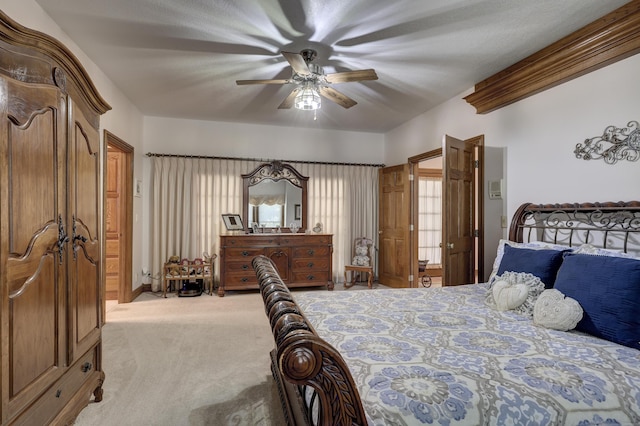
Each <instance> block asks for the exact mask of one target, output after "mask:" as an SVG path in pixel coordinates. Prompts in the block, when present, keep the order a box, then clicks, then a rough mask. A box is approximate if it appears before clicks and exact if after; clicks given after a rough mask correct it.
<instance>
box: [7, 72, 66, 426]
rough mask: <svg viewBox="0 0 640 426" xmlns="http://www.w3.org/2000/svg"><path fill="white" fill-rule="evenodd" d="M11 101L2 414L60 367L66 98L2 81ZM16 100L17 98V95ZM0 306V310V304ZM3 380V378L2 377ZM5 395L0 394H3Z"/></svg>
mask: <svg viewBox="0 0 640 426" xmlns="http://www.w3.org/2000/svg"><path fill="white" fill-rule="evenodd" d="M4 83H5V86H4V87H5V90H6V94H5V95H6V97H7V98H8V99H12V100H13V101H14V102H11V103H10V105H9V106H8V107H7V109H6V110H5V111H4V113H5V114H6V115H5V116H4V117H2V119H3V120H5V129H6V133H5V135H6V137H5V138H2V139H1V145H0V149H1V151H2V153H3V156H4V159H3V161H2V167H3V168H6V171H7V175H6V177H7V183H6V191H3V193H2V200H1V202H0V204H1V207H0V212H1V213H0V223H2V222H4V226H3V235H2V243H1V245H0V246H1V247H2V250H3V251H4V250H6V257H5V258H4V261H5V262H6V263H5V265H6V267H5V271H4V274H5V275H4V277H5V280H6V281H5V283H4V285H5V286H6V287H5V289H4V290H3V293H2V294H3V296H6V297H7V300H6V304H5V302H3V306H2V309H6V316H5V315H3V317H2V318H3V325H2V332H1V333H0V334H3V335H4V336H6V342H7V343H8V345H7V347H6V349H5V347H4V339H3V352H4V351H6V352H5V353H6V355H7V357H6V359H5V360H4V363H3V367H4V366H6V368H7V374H6V376H5V377H7V378H8V382H7V383H6V386H7V387H6V388H5V389H7V392H8V395H7V397H8V399H7V400H6V401H7V405H6V410H7V412H8V415H9V416H11V415H12V414H13V413H17V412H19V411H21V410H23V409H24V408H25V407H26V406H28V405H29V404H30V403H31V402H32V401H33V400H34V399H35V398H37V397H38V395H39V393H40V392H41V390H42V389H43V388H45V387H47V386H50V385H52V384H53V383H55V381H56V380H58V379H59V378H60V376H61V374H62V368H63V367H64V366H65V365H66V363H67V359H66V347H65V344H64V342H65V341H66V338H67V330H66V319H67V318H66V315H65V314H64V311H65V309H66V290H65V289H66V287H65V284H64V282H65V279H66V271H65V268H64V264H65V263H64V262H65V261H66V259H65V258H66V256H68V255H69V245H68V243H67V242H66V240H65V234H66V232H67V231H68V229H67V227H66V226H65V217H66V207H65V199H64V197H62V198H61V197H60V188H65V186H66V181H65V179H66V176H65V173H64V167H63V166H62V165H61V163H60V162H64V161H65V160H66V158H65V157H66V131H65V129H66V125H65V124H66V123H65V120H64V115H65V110H66V104H65V102H66V101H65V98H64V96H62V94H61V93H60V91H59V90H57V89H56V88H47V89H44V88H41V87H37V88H36V87H33V86H29V85H26V84H24V83H22V82H17V81H13V80H7V81H5V82H4ZM18 99H19V100H20V101H17V100H18ZM2 309H0V311H1V310H2ZM3 380H4V379H3ZM3 399H4V397H3Z"/></svg>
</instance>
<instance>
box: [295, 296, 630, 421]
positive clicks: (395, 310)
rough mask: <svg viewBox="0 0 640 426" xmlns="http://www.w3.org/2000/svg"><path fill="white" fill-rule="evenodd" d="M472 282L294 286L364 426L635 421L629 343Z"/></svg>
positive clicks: (297, 300) (299, 303)
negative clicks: (517, 304) (523, 307)
mask: <svg viewBox="0 0 640 426" xmlns="http://www.w3.org/2000/svg"><path fill="white" fill-rule="evenodd" d="M486 291H487V290H486V287H485V285H484V284H476V285H467V286H459V287H446V288H429V289H398V290H372V291H368V290H361V291H339V292H338V291H336V292H326V291H305V292H300V291H297V292H295V293H294V297H295V299H296V302H297V303H298V305H299V306H300V307H301V308H302V310H303V311H304V312H305V314H306V316H307V318H308V319H309V321H311V323H312V324H313V326H314V327H315V328H316V331H317V332H318V334H319V335H320V336H321V337H322V338H324V339H325V340H327V341H328V342H329V343H330V344H332V345H333V346H334V347H336V348H337V349H338V350H339V351H340V353H341V354H342V356H343V357H344V359H345V361H346V362H347V364H348V366H349V369H350V370H351V373H352V375H353V377H354V379H355V382H356V384H357V386H358V389H359V391H360V396H361V398H362V403H363V405H364V408H365V411H366V413H367V416H368V417H369V423H370V424H373V425H391V424H392V425H418V424H435V425H536V426H538V425H584V426H587V425H596V424H598V425H605V424H606V425H638V424H640V351H638V350H635V349H631V348H627V347H624V346H619V345H617V344H614V343H609V342H607V341H604V340H600V339H596V338H593V337H591V336H588V335H584V334H581V333H577V332H559V331H554V330H548V329H545V328H542V327H537V326H535V325H534V324H533V321H532V320H531V319H530V318H528V317H524V316H520V315H517V314H514V313H510V312H498V311H496V310H493V309H491V308H489V307H488V306H486V305H485V303H484V299H485V294H486Z"/></svg>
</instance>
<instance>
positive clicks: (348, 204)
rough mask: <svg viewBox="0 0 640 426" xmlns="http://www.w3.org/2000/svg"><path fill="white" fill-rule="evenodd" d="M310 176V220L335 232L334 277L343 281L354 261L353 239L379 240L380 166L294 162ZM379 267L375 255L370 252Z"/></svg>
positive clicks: (308, 216) (308, 219)
mask: <svg viewBox="0 0 640 426" xmlns="http://www.w3.org/2000/svg"><path fill="white" fill-rule="evenodd" d="M291 164H292V165H293V166H294V167H295V168H296V169H297V170H298V171H299V172H300V173H302V174H303V175H305V176H309V183H308V190H307V192H308V196H307V205H308V209H309V212H308V214H307V223H308V226H309V227H310V228H313V226H314V225H315V224H316V223H317V222H320V223H322V225H323V231H324V232H325V233H328V234H333V280H334V281H335V282H342V281H343V279H344V275H343V272H344V265H345V264H349V263H351V257H352V256H353V241H354V240H355V239H356V238H358V237H368V238H371V239H372V240H373V241H374V243H373V245H374V247H377V243H378V233H377V229H378V168H377V167H371V166H351V165H331V164H306V163H291ZM371 255H372V257H373V260H374V267H375V268H377V262H376V261H377V259H376V254H375V253H371Z"/></svg>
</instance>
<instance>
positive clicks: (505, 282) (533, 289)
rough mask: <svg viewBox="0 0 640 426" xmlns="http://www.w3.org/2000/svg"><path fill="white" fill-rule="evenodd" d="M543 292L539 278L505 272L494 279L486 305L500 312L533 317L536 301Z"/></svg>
mask: <svg viewBox="0 0 640 426" xmlns="http://www.w3.org/2000/svg"><path fill="white" fill-rule="evenodd" d="M543 291H544V283H543V282H542V281H540V278H538V277H536V276H535V275H532V274H528V273H526V272H505V273H503V274H502V275H499V276H497V277H496V278H495V280H494V282H493V286H492V287H491V289H490V290H489V294H488V295H487V299H486V301H487V304H488V305H489V306H492V307H494V308H496V309H498V310H500V311H511V310H512V311H514V312H516V313H519V314H522V315H528V316H532V315H533V307H534V305H535V303H536V299H537V298H538V296H539V295H540V293H542V292H543Z"/></svg>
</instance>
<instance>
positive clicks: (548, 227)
mask: <svg viewBox="0 0 640 426" xmlns="http://www.w3.org/2000/svg"><path fill="white" fill-rule="evenodd" d="M509 239H510V240H512V241H519V242H528V241H545V242H549V243H554V244H563V245H567V246H571V247H578V246H581V245H582V244H591V245H592V246H595V247H598V248H605V249H611V250H618V251H622V252H625V253H629V254H631V255H633V256H636V257H640V201H630V202H618V203H613V202H609V203H583V204H578V203H574V204H531V203H527V204H523V205H522V206H520V208H519V209H518V210H517V211H516V213H515V215H514V218H513V221H512V222H511V228H510V229H509Z"/></svg>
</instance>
